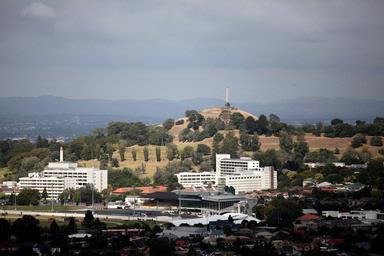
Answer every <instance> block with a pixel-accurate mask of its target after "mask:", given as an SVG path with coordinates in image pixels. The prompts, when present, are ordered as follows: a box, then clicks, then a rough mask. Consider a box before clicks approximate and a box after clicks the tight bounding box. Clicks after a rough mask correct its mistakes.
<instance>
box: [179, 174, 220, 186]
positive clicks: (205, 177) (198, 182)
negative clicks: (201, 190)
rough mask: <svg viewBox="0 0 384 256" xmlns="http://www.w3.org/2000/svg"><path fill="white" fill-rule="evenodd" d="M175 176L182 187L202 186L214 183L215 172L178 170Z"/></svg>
mask: <svg viewBox="0 0 384 256" xmlns="http://www.w3.org/2000/svg"><path fill="white" fill-rule="evenodd" d="M176 176H177V179H178V181H179V183H180V184H181V185H183V187H192V186H194V187H202V186H204V185H208V184H216V174H215V173H214V172H180V173H178V174H176Z"/></svg>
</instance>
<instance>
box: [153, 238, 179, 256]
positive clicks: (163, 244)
mask: <svg viewBox="0 0 384 256" xmlns="http://www.w3.org/2000/svg"><path fill="white" fill-rule="evenodd" d="M148 247H149V249H150V253H149V255H150V256H168V255H172V253H173V251H174V249H175V247H174V246H172V245H171V241H169V239H168V238H152V239H150V240H149V241H148Z"/></svg>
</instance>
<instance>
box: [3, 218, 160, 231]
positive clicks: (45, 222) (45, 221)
mask: <svg viewBox="0 0 384 256" xmlns="http://www.w3.org/2000/svg"><path fill="white" fill-rule="evenodd" d="M20 217H21V216H19V215H7V216H3V217H2V218H4V219H6V220H8V221H10V222H11V223H12V222H14V221H15V220H16V219H18V218H20ZM35 218H36V219H38V220H39V222H40V226H41V227H46V228H48V227H49V226H50V225H51V221H52V219H55V221H56V223H57V224H58V225H59V226H67V225H68V222H67V221H65V219H64V218H63V217H51V216H35ZM75 220H76V225H77V228H80V229H81V224H80V223H81V222H82V221H83V218H75ZM101 221H102V222H104V223H105V224H106V225H107V228H115V227H118V226H121V225H127V226H133V224H134V223H135V222H137V221H131V220H114V219H107V220H106V219H101ZM146 223H147V224H148V225H149V226H151V227H152V226H153V225H154V224H155V222H153V221H146Z"/></svg>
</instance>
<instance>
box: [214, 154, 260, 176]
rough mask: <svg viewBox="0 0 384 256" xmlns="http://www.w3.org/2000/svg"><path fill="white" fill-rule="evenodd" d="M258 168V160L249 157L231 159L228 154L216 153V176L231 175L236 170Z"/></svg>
mask: <svg viewBox="0 0 384 256" xmlns="http://www.w3.org/2000/svg"><path fill="white" fill-rule="evenodd" d="M259 168H260V163H259V161H255V160H252V159H251V158H249V157H242V158H240V159H231V155H229V154H216V173H217V175H218V176H221V175H231V174H233V173H234V172H237V171H244V170H258V169H259Z"/></svg>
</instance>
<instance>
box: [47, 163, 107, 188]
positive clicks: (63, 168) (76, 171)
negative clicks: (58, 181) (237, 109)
mask: <svg viewBox="0 0 384 256" xmlns="http://www.w3.org/2000/svg"><path fill="white" fill-rule="evenodd" d="M43 176H45V177H61V178H75V179H76V188H80V187H82V186H85V185H86V184H93V186H94V188H95V189H96V190H97V191H99V192H101V191H102V190H103V189H106V188H107V187H108V170H100V169H96V168H82V167H77V164H76V163H68V162H58V163H49V164H48V167H47V168H45V169H44V171H43Z"/></svg>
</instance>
